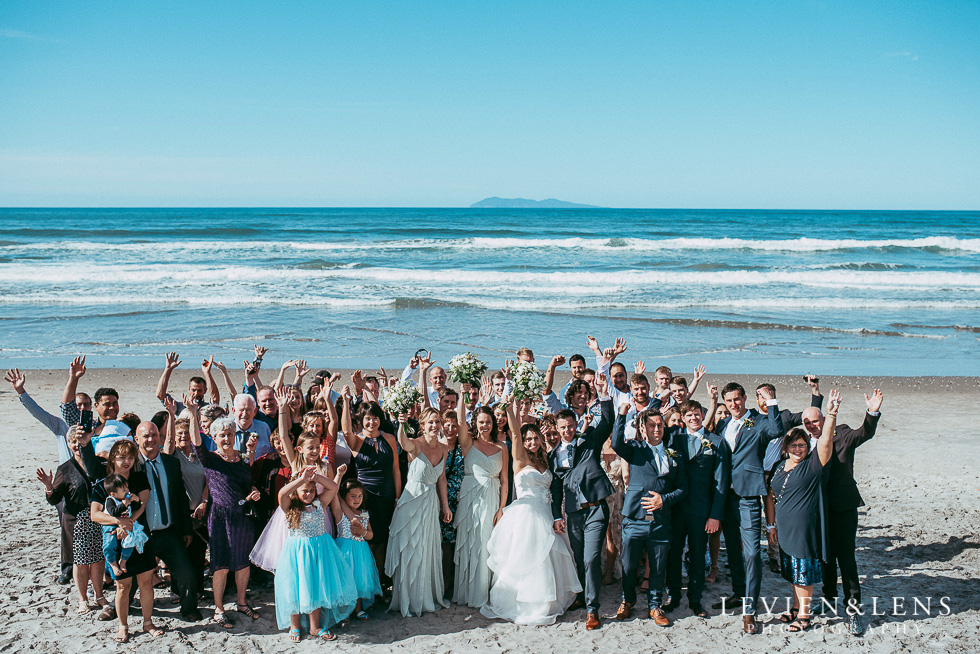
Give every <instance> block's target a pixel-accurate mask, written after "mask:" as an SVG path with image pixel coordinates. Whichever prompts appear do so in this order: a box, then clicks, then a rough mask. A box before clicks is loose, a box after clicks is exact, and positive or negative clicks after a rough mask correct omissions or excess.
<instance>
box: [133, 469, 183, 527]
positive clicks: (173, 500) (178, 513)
mask: <svg viewBox="0 0 980 654" xmlns="http://www.w3.org/2000/svg"><path fill="white" fill-rule="evenodd" d="M157 456H158V458H159V459H160V460H161V461H163V471H164V473H165V474H166V475H167V494H168V495H169V496H170V497H169V498H168V499H167V507H168V508H169V509H170V511H171V513H172V514H173V515H172V516H171V518H170V526H171V527H174V528H176V529H177V531H178V532H179V533H180V534H181V535H183V536H190V535H191V534H193V533H194V525H193V524H192V523H191V508H190V503H189V502H188V500H187V490H186V489H185V488H184V476H183V475H182V474H181V472H180V461H178V460H177V457H175V456H173V455H172V454H164V453H163V452H160V454H159V455H157ZM140 465H141V466H142V467H143V469H144V470H145V468H146V462H145V461H144V460H143V455H142V454H140ZM147 479H148V480H149V479H151V478H150V475H149V474H147ZM152 487H153V482H152V481H150V488H152ZM151 497H152V495H151Z"/></svg>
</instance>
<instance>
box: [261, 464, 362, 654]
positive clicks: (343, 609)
mask: <svg viewBox="0 0 980 654" xmlns="http://www.w3.org/2000/svg"><path fill="white" fill-rule="evenodd" d="M319 488H322V489H323V490H322V492H320V494H319V495H317V490H318V489H319ZM336 494H337V484H335V483H334V482H333V481H332V480H330V479H327V478H326V477H324V476H322V475H319V474H317V471H316V468H314V467H313V466H307V467H306V468H304V469H303V471H302V472H301V473H300V474H299V475H297V476H296V478H295V479H294V480H293V481H291V482H290V483H289V484H287V485H286V486H285V487H283V489H282V490H281V491H279V508H281V509H282V510H283V512H284V513H285V514H286V521H287V524H288V525H289V536H288V537H287V538H286V542H285V543H284V544H283V546H282V553H281V554H280V555H279V562H278V564H277V565H276V570H277V571H278V572H277V574H276V620H277V622H278V623H279V628H280V629H284V628H285V627H286V625H289V640H291V641H292V642H298V641H299V639H300V634H301V633H302V632H301V624H302V622H303V618H304V615H306V614H308V615H309V625H310V635H312V636H316V637H318V638H322V639H324V640H334V639H335V638H336V637H337V636H336V635H334V634H332V633H331V632H330V627H332V626H333V625H335V624H337V623H338V622H340V621H341V620H343V619H345V618H346V617H347V616H349V615H350V614H351V612H352V611H353V610H354V606H355V605H356V604H357V589H356V587H355V586H354V577H353V575H352V574H351V570H350V566H348V565H347V563H346V562H345V561H344V559H343V557H342V556H341V555H340V551H339V550H338V549H337V546H336V545H335V544H334V542H333V538H331V537H330V534H328V533H327V526H326V523H325V522H324V519H323V513H324V509H323V507H324V506H325V505H327V504H329V503H330V501H331V499H333V497H334V496H335V495H336Z"/></svg>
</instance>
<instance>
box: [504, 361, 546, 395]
mask: <svg viewBox="0 0 980 654" xmlns="http://www.w3.org/2000/svg"><path fill="white" fill-rule="evenodd" d="M510 380H511V381H512V382H514V397H516V398H517V399H518V400H531V401H534V400H536V399H538V398H539V397H541V393H542V392H543V391H544V375H543V374H542V373H541V371H540V370H538V369H537V368H535V367H534V364H533V363H530V362H528V361H518V362H517V363H515V364H514V365H513V366H511V369H510Z"/></svg>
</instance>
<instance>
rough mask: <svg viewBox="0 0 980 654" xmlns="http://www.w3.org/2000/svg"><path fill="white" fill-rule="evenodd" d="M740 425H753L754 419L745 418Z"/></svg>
mask: <svg viewBox="0 0 980 654" xmlns="http://www.w3.org/2000/svg"><path fill="white" fill-rule="evenodd" d="M742 427H744V428H745V429H749V428H751V427H755V420H753V419H752V418H746V419H745V422H743V423H742Z"/></svg>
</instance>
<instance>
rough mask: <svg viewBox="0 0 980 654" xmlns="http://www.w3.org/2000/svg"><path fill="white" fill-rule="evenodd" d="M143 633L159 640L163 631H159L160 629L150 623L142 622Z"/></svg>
mask: <svg viewBox="0 0 980 654" xmlns="http://www.w3.org/2000/svg"><path fill="white" fill-rule="evenodd" d="M143 631H144V632H145V633H148V634H150V635H151V636H153V637H154V638H159V637H160V636H162V635H163V629H161V628H160V627H158V626H156V625H155V624H153V623H152V622H144V623H143Z"/></svg>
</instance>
